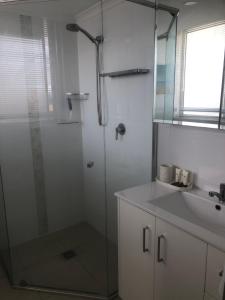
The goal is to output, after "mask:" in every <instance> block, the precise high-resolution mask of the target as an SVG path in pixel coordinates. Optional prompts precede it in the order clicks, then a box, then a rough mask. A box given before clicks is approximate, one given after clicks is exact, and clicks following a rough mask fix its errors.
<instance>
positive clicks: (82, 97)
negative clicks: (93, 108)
mask: <svg viewBox="0 0 225 300" xmlns="http://www.w3.org/2000/svg"><path fill="white" fill-rule="evenodd" d="M66 96H67V97H68V98H71V100H75V101H85V100H88V98H89V96H90V94H89V93H66Z"/></svg>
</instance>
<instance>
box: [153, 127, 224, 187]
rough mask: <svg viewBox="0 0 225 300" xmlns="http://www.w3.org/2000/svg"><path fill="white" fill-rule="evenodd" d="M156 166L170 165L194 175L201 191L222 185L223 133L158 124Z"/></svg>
mask: <svg viewBox="0 0 225 300" xmlns="http://www.w3.org/2000/svg"><path fill="white" fill-rule="evenodd" d="M158 149H159V150H158V163H159V165H160V164H162V163H172V164H174V165H178V166H181V167H183V168H186V169H189V170H191V171H193V172H194V174H195V183H196V185H197V186H199V187H200V188H202V189H205V190H210V189H212V188H213V189H218V188H219V184H220V183H222V182H225V132H222V131H218V130H213V129H203V128H193V127H179V126H171V125H159V148H158Z"/></svg>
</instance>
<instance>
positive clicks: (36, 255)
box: [12, 223, 117, 299]
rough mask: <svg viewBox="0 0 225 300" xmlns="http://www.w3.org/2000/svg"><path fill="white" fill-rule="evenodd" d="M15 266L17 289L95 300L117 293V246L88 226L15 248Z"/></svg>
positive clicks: (67, 230)
mask: <svg viewBox="0 0 225 300" xmlns="http://www.w3.org/2000/svg"><path fill="white" fill-rule="evenodd" d="M72 253H74V254H75V255H72ZM107 253H108V255H107ZM65 256H66V257H67V258H68V259H66V257H65ZM12 262H13V286H14V287H16V288H22V289H32V290H38V291H45V292H48V293H50V292H51V293H57V294H58V293H59V294H65V295H74V296H79V297H82V296H83V297H86V298H92V299H113V298H114V297H115V294H114V292H115V291H117V269H116V266H117V257H116V246H115V245H113V244H112V243H110V242H108V241H106V239H105V238H104V237H103V235H101V234H100V233H99V232H97V231H96V230H95V229H94V228H93V227H92V226H90V225H89V224H88V223H80V224H78V225H76V226H73V227H70V228H66V229H64V230H61V231H58V232H55V233H52V234H49V235H48V236H44V237H41V238H38V239H36V240H33V241H30V242H28V243H25V244H23V245H19V246H17V247H15V248H13V249H12ZM108 280H109V281H110V283H109V281H108ZM108 291H110V292H109V293H110V294H111V297H107V295H108V294H109V293H108Z"/></svg>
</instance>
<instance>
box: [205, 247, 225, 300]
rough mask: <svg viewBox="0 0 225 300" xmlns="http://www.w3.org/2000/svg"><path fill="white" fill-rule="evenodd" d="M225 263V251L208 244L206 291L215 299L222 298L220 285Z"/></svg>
mask: <svg viewBox="0 0 225 300" xmlns="http://www.w3.org/2000/svg"><path fill="white" fill-rule="evenodd" d="M224 264H225V253H224V252H222V251H220V250H217V249H216V248H214V247H212V246H208V257H207V272H206V293H207V295H209V296H212V297H213V299H216V300H220V296H219V285H220V282H221V277H222V272H223V268H224Z"/></svg>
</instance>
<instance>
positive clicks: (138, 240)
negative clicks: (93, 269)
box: [118, 201, 155, 300]
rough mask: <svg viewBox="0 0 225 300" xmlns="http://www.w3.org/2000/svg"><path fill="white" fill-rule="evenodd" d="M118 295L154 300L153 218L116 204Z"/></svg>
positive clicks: (134, 209) (120, 203) (140, 211)
mask: <svg viewBox="0 0 225 300" xmlns="http://www.w3.org/2000/svg"><path fill="white" fill-rule="evenodd" d="M118 209H119V232H118V233H119V236H118V237H119V295H120V297H121V298H122V300H137V299H141V300H153V290H154V287H153V274H154V244H153V243H154V234H155V217H153V216H151V215H150V214H148V213H146V212H144V211H142V210H140V209H138V208H135V207H133V206H132V205H129V204H128V203H126V202H125V201H119V206H118Z"/></svg>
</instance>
